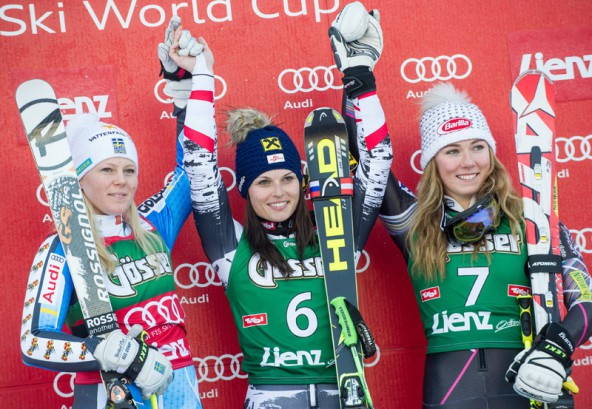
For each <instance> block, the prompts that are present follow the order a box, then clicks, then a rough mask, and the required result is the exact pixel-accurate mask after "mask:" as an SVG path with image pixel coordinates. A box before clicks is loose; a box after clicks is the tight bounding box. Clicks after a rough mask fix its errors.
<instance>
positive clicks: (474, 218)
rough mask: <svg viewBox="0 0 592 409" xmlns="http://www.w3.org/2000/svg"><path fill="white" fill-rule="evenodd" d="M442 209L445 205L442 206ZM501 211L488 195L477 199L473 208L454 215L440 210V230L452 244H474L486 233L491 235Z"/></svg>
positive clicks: (499, 218) (498, 221) (496, 225)
mask: <svg viewBox="0 0 592 409" xmlns="http://www.w3.org/2000/svg"><path fill="white" fill-rule="evenodd" d="M442 206H443V207H444V206H445V204H442ZM500 220H501V211H500V210H499V209H498V206H497V203H496V200H495V199H494V197H492V196H491V195H489V194H486V195H485V196H483V197H482V198H481V199H479V200H478V201H477V202H475V204H473V206H471V207H469V208H468V209H466V210H464V211H462V212H460V213H458V214H456V215H454V216H450V215H448V212H447V211H446V209H445V208H443V209H442V221H441V222H440V228H441V229H442V230H443V231H444V232H446V234H447V235H448V239H449V240H450V242H451V243H453V244H465V243H476V242H478V241H480V240H481V239H482V238H483V236H485V235H486V234H488V233H493V232H494V231H495V229H497V227H498V226H499V224H500Z"/></svg>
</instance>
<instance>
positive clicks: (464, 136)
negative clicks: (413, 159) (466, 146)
mask: <svg viewBox="0 0 592 409" xmlns="http://www.w3.org/2000/svg"><path fill="white" fill-rule="evenodd" d="M419 133H420V135H421V161H420V164H421V168H422V169H425V167H426V166H427V164H428V163H429V161H430V160H432V158H433V157H434V156H436V154H437V153H438V152H439V151H440V149H442V148H443V147H445V146H446V145H450V144H451V143H456V142H460V141H465V140H469V139H482V140H484V141H485V142H487V144H488V145H489V146H490V147H491V150H492V151H493V153H495V139H493V135H492V134H491V131H490V130H489V125H487V121H486V120H485V117H484V116H483V113H481V110H480V109H479V107H477V105H475V104H473V103H471V99H470V98H469V96H468V95H467V93H466V92H464V91H459V90H457V89H456V88H454V86H453V85H452V84H450V83H440V84H438V85H436V86H434V87H433V88H432V89H431V90H429V91H428V93H426V94H425V96H424V97H423V99H422V101H421V119H420V121H419Z"/></svg>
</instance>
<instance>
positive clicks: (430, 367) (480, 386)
mask: <svg viewBox="0 0 592 409" xmlns="http://www.w3.org/2000/svg"><path fill="white" fill-rule="evenodd" d="M519 352H520V350H519V349H474V350H467V351H454V352H443V353H438V354H429V355H427V357H426V363H425V374H424V392H423V402H424V403H423V407H424V409H436V408H438V409H528V408H529V401H528V399H526V398H523V397H521V396H520V395H518V394H517V393H516V392H514V389H513V388H512V385H510V384H509V383H508V382H506V381H505V379H504V376H505V374H506V370H507V369H508V367H509V366H510V363H511V362H512V361H513V359H514V357H515V356H516V354H518V353H519Z"/></svg>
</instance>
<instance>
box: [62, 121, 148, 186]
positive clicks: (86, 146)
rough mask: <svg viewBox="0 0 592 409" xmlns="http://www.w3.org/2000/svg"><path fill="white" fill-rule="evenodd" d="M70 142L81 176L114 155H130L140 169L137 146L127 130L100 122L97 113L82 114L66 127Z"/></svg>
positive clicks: (79, 177)
mask: <svg viewBox="0 0 592 409" xmlns="http://www.w3.org/2000/svg"><path fill="white" fill-rule="evenodd" d="M66 135H68V144H69V145H70V150H71V151H72V159H73V161H74V167H75V168H76V174H77V175H78V179H82V177H83V176H84V175H85V174H86V173H87V172H88V171H89V170H91V169H92V168H94V167H95V166H96V165H97V164H99V163H100V162H102V161H104V160H105V159H110V158H126V159H129V160H131V161H132V162H134V164H135V165H136V171H137V169H138V152H137V151H136V145H135V144H134V141H133V140H132V138H130V136H129V135H128V134H127V132H125V131H124V130H123V129H121V128H119V127H117V126H115V125H110V124H106V123H104V122H100V120H99V117H98V116H97V115H95V114H79V115H77V116H75V117H74V118H73V119H71V120H70V121H69V122H68V125H67V126H66Z"/></svg>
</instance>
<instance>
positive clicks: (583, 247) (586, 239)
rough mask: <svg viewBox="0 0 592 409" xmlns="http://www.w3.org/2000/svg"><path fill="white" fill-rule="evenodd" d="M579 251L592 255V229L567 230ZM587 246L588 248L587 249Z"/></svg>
mask: <svg viewBox="0 0 592 409" xmlns="http://www.w3.org/2000/svg"><path fill="white" fill-rule="evenodd" d="M569 232H570V233H571V235H572V237H573V238H574V240H575V241H576V244H577V245H578V247H579V248H580V251H581V252H582V253H585V254H592V228H590V227H586V228H583V229H582V230H571V229H570V230H569ZM588 245H589V246H590V247H588Z"/></svg>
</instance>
